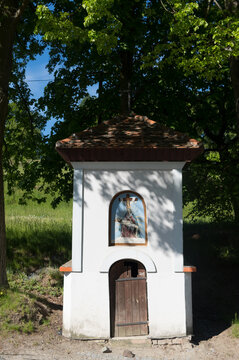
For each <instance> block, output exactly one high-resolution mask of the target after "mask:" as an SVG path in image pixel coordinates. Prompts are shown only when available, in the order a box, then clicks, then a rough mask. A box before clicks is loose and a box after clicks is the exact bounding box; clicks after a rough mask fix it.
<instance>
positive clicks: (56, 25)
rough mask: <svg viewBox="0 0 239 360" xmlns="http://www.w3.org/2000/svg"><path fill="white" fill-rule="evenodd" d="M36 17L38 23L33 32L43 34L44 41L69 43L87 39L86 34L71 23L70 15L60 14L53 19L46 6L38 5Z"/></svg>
mask: <svg viewBox="0 0 239 360" xmlns="http://www.w3.org/2000/svg"><path fill="white" fill-rule="evenodd" d="M36 15H37V17H38V22H37V24H36V29H35V32H36V33H41V34H43V39H44V40H45V41H53V40H56V39H57V40H60V41H63V42H64V43H71V42H72V41H74V40H78V41H85V40H86V39H87V32H86V31H85V30H84V29H81V28H80V27H79V26H76V25H74V24H73V23H72V21H71V14H70V13H67V12H64V13H62V12H60V13H59V15H58V17H55V16H54V15H53V14H52V12H51V11H50V10H49V8H48V7H47V6H46V5H38V6H37V9H36Z"/></svg>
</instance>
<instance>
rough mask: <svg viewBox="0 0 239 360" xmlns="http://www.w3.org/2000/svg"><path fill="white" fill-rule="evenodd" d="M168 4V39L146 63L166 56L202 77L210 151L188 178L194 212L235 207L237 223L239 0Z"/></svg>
mask: <svg viewBox="0 0 239 360" xmlns="http://www.w3.org/2000/svg"><path fill="white" fill-rule="evenodd" d="M167 6H168V7H167V8H166V11H168V12H169V13H170V14H171V21H170V23H171V25H170V33H169V36H168V39H167V42H160V43H159V44H157V45H156V46H155V47H154V49H153V51H152V53H151V54H148V55H147V56H146V63H147V61H148V66H151V64H152V63H153V64H155V62H156V60H157V59H159V58H162V57H163V59H162V61H161V62H158V66H159V67H160V66H161V64H166V65H167V64H168V65H170V64H177V67H178V68H180V69H182V71H183V72H184V74H185V76H187V77H195V76H198V77H199V78H200V79H201V80H202V84H203V86H202V88H201V89H200V93H199V94H198V100H199V101H202V100H203V98H204V101H203V102H202V103H203V106H204V109H201V110H200V106H199V107H198V106H197V108H196V109H198V110H196V111H198V112H197V117H199V115H201V116H202V117H204V118H205V120H206V121H205V120H202V119H200V120H199V119H197V127H198V133H199V132H200V133H201V136H202V137H204V141H205V143H206V144H207V152H206V155H205V157H204V161H203V164H202V166H201V167H200V171H199V172H194V175H195V176H194V181H191V182H190V184H191V185H190V186H191V187H193V192H192V193H191V194H194V196H191V197H189V199H190V200H195V202H194V204H195V207H194V211H198V212H199V213H204V214H205V213H207V214H208V213H211V214H213V216H214V217H215V218H220V217H222V218H223V217H225V216H228V215H229V214H230V208H233V211H234V219H235V221H236V222H239V184H238V176H239V166H238V160H239V142H238V139H239V105H238V104H239V31H238V29H239V17H238V15H239V4H238V2H237V1H233V0H227V1H201V2H197V1H168V2H167ZM145 66H147V65H146V64H145ZM205 100H206V101H205ZM233 108H234V109H233ZM205 110H207V111H205ZM213 110H214V111H213ZM215 110H216V111H215ZM208 114H210V115H211V117H209V116H208ZM210 152H211V154H210ZM215 152H216V154H217V155H218V156H217V155H216V156H215ZM213 154H214V155H213ZM193 166H194V165H192V167H193ZM210 169H211V170H210ZM205 170H206V171H205ZM199 179H200V180H199ZM198 180H199V181H198ZM204 184H206V185H208V184H209V187H208V189H206V188H205V186H204ZM211 186H212V187H211ZM209 189H210V190H209ZM211 190H213V191H211ZM216 204H218V206H219V207H218V206H216ZM213 205H214V206H213ZM223 208H226V210H227V211H224V209H223Z"/></svg>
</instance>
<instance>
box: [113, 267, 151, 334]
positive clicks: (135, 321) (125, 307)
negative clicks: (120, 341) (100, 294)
mask: <svg viewBox="0 0 239 360" xmlns="http://www.w3.org/2000/svg"><path fill="white" fill-rule="evenodd" d="M109 280H110V305H111V336H117V337H121V336H134V335H147V334H148V309H147V307H148V302H147V285H146V270H145V268H144V266H143V265H142V264H141V263H140V262H138V261H133V260H121V261H118V262H116V263H115V264H113V265H112V267H111V269H110V278H109Z"/></svg>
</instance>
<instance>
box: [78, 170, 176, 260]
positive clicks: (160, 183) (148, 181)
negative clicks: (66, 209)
mask: <svg viewBox="0 0 239 360" xmlns="http://www.w3.org/2000/svg"><path fill="white" fill-rule="evenodd" d="M174 171H176V170H174ZM84 187H85V189H88V190H90V191H92V192H94V191H95V192H97V193H98V194H100V196H101V198H102V201H103V202H104V203H107V205H108V209H109V205H110V201H111V199H112V198H113V196H114V195H115V194H116V193H117V192H119V191H122V190H126V191H127V190H132V191H136V192H138V193H139V194H140V195H141V196H142V197H143V198H144V201H145V203H146V214H147V228H148V240H149V241H150V243H151V246H152V247H153V248H154V249H156V248H158V247H160V248H161V249H163V251H164V252H165V253H167V252H170V253H172V252H174V253H175V252H176V253H181V252H182V244H180V241H178V240H179V239H180V236H181V234H178V231H180V232H181V226H182V218H181V217H182V203H181V197H180V192H179V193H178V191H177V190H178V189H177V187H176V186H175V184H174V178H173V176H172V173H171V172H170V173H169V172H168V171H153V170H151V171H141V170H140V171H139V170H138V171H110V172H108V171H89V172H88V171H85V177H84ZM173 199H175V201H174V200H173ZM84 206H85V207H88V204H87V201H85V203H84ZM106 216H107V218H108V213H107V214H106ZM149 235H150V236H149Z"/></svg>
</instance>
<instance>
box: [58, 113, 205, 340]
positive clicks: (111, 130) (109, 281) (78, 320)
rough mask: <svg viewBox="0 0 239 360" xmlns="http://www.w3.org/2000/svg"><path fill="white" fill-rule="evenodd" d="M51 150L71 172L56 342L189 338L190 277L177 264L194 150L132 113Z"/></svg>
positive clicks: (188, 269) (194, 144)
mask: <svg viewBox="0 0 239 360" xmlns="http://www.w3.org/2000/svg"><path fill="white" fill-rule="evenodd" d="M56 150H57V151H58V153H59V154H60V155H61V156H62V157H63V159H64V160H65V161H66V162H68V163H69V164H70V165H71V166H72V167H73V169H74V185H73V218H72V260H70V261H68V262H67V263H66V264H64V265H62V266H61V267H60V271H62V272H64V297H63V335H65V336H67V337H73V338H105V339H107V338H110V337H123V338H125V337H130V336H144V337H148V338H151V339H160V338H165V337H169V338H170V337H183V336H187V335H190V334H192V330H193V323H192V290H191V289H192V288H191V274H192V272H195V271H196V268H195V267H194V266H186V265H185V264H184V256H183V220H182V169H183V167H184V165H185V164H186V163H187V162H190V161H192V160H194V159H195V158H196V157H198V156H199V155H200V154H201V153H202V152H203V146H202V144H201V143H200V142H198V141H196V140H195V139H190V138H189V137H188V136H187V135H185V134H182V133H180V132H177V131H175V130H173V129H170V128H167V127H165V126H162V125H161V124H160V123H157V122H155V121H153V120H150V119H148V118H147V117H146V116H139V115H135V114H132V115H129V116H126V117H118V118H114V119H111V120H108V121H105V122H103V123H102V124H100V125H98V126H95V127H92V128H88V129H86V130H84V131H82V132H80V133H76V134H73V135H71V136H69V137H68V138H66V139H64V140H60V141H57V143H56Z"/></svg>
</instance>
